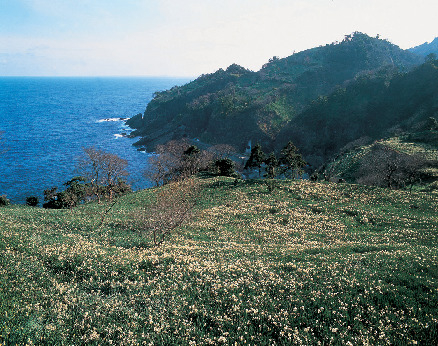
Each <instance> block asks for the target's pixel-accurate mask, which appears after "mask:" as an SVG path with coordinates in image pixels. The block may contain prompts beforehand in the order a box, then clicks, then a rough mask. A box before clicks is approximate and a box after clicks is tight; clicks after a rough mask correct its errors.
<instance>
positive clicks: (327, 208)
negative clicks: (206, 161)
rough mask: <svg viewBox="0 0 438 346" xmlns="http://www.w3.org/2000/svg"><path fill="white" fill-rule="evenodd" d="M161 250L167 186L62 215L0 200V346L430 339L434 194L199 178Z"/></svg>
mask: <svg viewBox="0 0 438 346" xmlns="http://www.w3.org/2000/svg"><path fill="white" fill-rule="evenodd" d="M196 184H198V185H199V187H200V193H199V195H198V197H197V201H196V207H195V212H194V213H193V215H192V217H191V218H190V219H189V220H188V222H186V223H185V224H183V225H182V226H181V227H179V228H177V229H175V230H174V231H173V233H172V234H171V235H170V237H168V238H167V240H166V241H165V242H164V243H163V244H162V245H161V246H159V247H154V246H152V245H153V243H152V241H151V235H150V234H148V233H147V231H143V232H142V233H140V232H139V229H140V228H141V227H140V228H139V225H138V220H139V219H138V218H136V217H135V215H136V214H138V213H139V212H141V211H142V210H144V208H145V207H147V206H148V205H149V204H150V203H151V202H152V201H153V200H154V198H155V197H156V194H157V193H158V192H159V191H160V190H162V189H166V188H167V187H163V188H157V189H149V190H145V191H141V192H137V193H133V194H130V195H127V196H124V197H122V198H121V200H120V201H119V202H118V203H117V204H116V205H115V206H114V208H113V209H112V210H111V212H110V213H109V214H108V217H107V218H106V220H105V222H104V224H103V225H102V226H101V227H96V225H97V224H99V221H100V219H101V215H102V213H103V212H104V211H105V210H106V208H107V206H106V205H105V204H102V205H99V204H88V205H82V206H80V207H78V208H76V209H73V210H72V211H70V210H43V209H39V208H32V207H25V206H9V207H5V208H0V219H1V223H0V344H5V345H9V344H29V345H31V344H56V345H62V344H66V345H81V344H87V345H88V344H96V345H102V344H106V345H111V344H113V345H137V344H145V345H148V344H169V345H177V344H184V345H185V344H190V345H198V344H199V345H208V344H211V345H217V344H232V345H234V344H237V345H244V344H249V345H274V344H296V345H310V344H315V345H318V344H319V345H327V344H330V345H386V344H398V345H415V344H422V345H435V344H436V340H438V204H437V202H438V198H437V196H436V195H432V194H429V195H427V194H420V193H411V194H410V193H408V192H405V191H391V190H387V189H380V188H370V187H363V186H359V185H347V184H339V185H336V184H328V183H327V184H325V183H312V182H308V181H282V182H276V188H274V190H273V191H271V192H270V191H269V189H268V188H267V186H266V184H265V183H264V182H263V181H237V180H234V179H231V178H208V179H198V180H196Z"/></svg>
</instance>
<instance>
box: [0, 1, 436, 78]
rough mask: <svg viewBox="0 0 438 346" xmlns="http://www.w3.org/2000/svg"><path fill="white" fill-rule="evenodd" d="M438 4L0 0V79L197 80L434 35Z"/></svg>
mask: <svg viewBox="0 0 438 346" xmlns="http://www.w3.org/2000/svg"><path fill="white" fill-rule="evenodd" d="M437 13H438V1H437V0H421V1H412V0H409V1H407V0H0V76H169V77H170V76H173V77H179V76H180V77H196V76H199V75H201V74H205V73H212V72H214V71H216V70H217V69H219V68H226V67H227V66H229V65H231V64H233V63H237V64H239V65H241V66H243V67H246V68H248V69H250V70H254V71H257V70H259V69H260V68H261V66H262V65H263V64H264V63H266V62H267V61H268V60H269V58H271V57H272V56H274V55H275V56H278V57H286V56H289V55H291V54H292V53H293V52H299V51H302V50H305V49H309V48H313V47H316V46H319V45H324V44H326V43H331V42H334V41H341V40H342V39H343V38H344V35H347V34H351V33H352V32H354V31H360V32H363V33H366V34H368V35H370V36H376V35H377V34H379V35H380V37H381V38H384V39H388V40H389V41H390V42H392V43H394V44H396V45H398V46H400V47H401V48H403V49H407V48H410V47H414V46H417V45H420V44H422V43H424V42H431V41H432V40H433V39H434V38H435V37H436V36H438V24H437V21H436V14H437Z"/></svg>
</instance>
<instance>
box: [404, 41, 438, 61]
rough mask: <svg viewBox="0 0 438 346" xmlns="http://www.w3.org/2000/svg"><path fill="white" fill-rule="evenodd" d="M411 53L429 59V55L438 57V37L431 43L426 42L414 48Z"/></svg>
mask: <svg viewBox="0 0 438 346" xmlns="http://www.w3.org/2000/svg"><path fill="white" fill-rule="evenodd" d="M409 51H411V52H412V53H414V54H417V55H421V56H423V57H427V56H428V55H429V54H435V55H438V37H435V39H434V40H433V41H432V42H430V43H428V42H426V43H423V44H421V45H419V46H416V47H414V48H410V49H409Z"/></svg>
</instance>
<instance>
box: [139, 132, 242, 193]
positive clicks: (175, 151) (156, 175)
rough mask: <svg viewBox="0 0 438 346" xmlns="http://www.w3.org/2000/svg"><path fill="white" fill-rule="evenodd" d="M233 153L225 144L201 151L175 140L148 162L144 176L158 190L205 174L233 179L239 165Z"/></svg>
mask: <svg viewBox="0 0 438 346" xmlns="http://www.w3.org/2000/svg"><path fill="white" fill-rule="evenodd" d="M233 153H235V150H234V148H233V147H231V146H229V145H225V144H221V145H216V146H213V147H211V148H210V149H209V150H201V149H199V148H198V147H197V146H196V145H192V144H190V143H189V142H188V141H187V140H172V141H170V142H167V143H166V144H162V145H158V146H157V149H156V154H154V155H152V156H150V158H149V160H148V166H147V168H146V170H145V172H144V176H145V177H146V178H147V179H149V180H150V181H152V182H154V183H155V185H156V186H160V185H165V184H168V183H169V182H172V181H180V180H184V179H186V178H188V177H190V176H192V175H194V174H197V173H199V172H203V171H209V172H211V173H215V174H219V175H226V176H231V175H232V174H233V173H234V171H235V164H234V162H233V161H232V160H231V159H230V156H231V155H232V154H233Z"/></svg>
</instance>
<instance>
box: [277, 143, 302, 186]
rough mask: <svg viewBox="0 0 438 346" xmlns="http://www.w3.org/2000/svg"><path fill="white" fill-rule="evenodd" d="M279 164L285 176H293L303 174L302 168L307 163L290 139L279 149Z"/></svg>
mask: <svg viewBox="0 0 438 346" xmlns="http://www.w3.org/2000/svg"><path fill="white" fill-rule="evenodd" d="M279 164H280V165H281V168H282V173H283V174H284V175H286V176H287V177H295V176H301V175H302V174H303V168H304V166H306V165H307V162H306V161H305V160H304V159H303V157H302V156H301V154H300V153H299V152H298V148H297V147H296V146H295V145H294V144H293V143H292V141H289V143H287V144H286V146H285V147H284V148H283V149H282V150H281V156H280V160H279Z"/></svg>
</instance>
